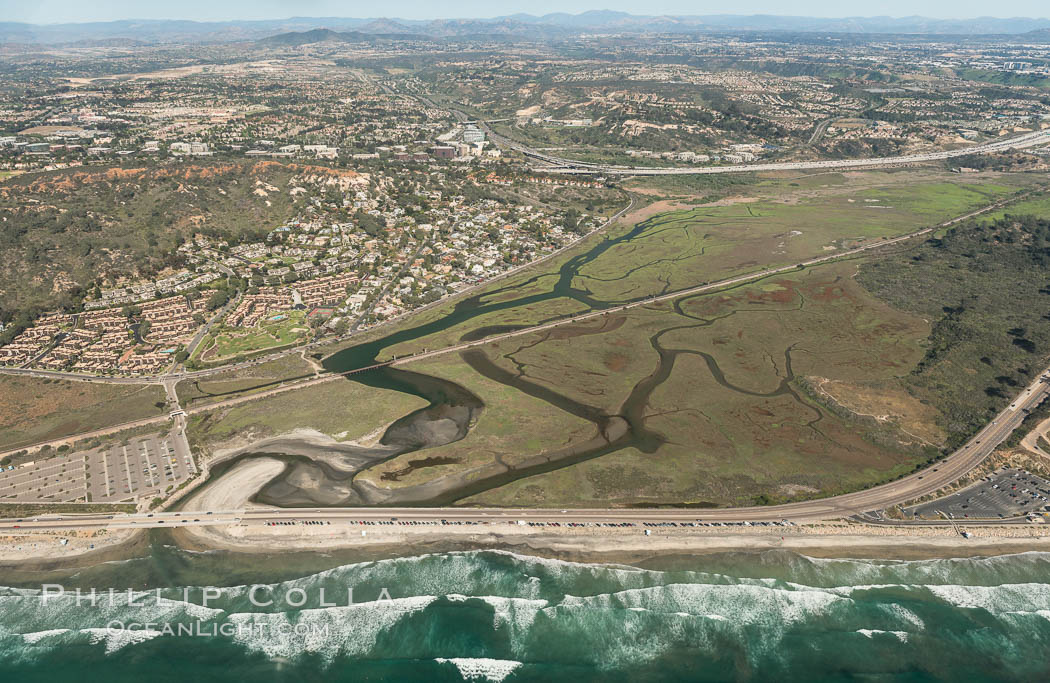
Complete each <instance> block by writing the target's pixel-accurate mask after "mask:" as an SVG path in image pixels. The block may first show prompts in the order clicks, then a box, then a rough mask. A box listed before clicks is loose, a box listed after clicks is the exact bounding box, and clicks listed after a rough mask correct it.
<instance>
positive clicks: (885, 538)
mask: <svg viewBox="0 0 1050 683" xmlns="http://www.w3.org/2000/svg"><path fill="white" fill-rule="evenodd" d="M362 531H363V532H364V534H363V535H362ZM970 531H971V533H973V534H974V535H973V537H971V538H969V539H965V538H962V537H961V536H959V535H958V534H956V533H954V532H953V531H952V530H951V529H949V528H944V527H936V528H931V527H927V528H922V529H900V528H891V527H864V526H861V525H856V524H845V523H828V524H820V525H809V526H797V527H787V528H761V529H747V530H742V529H734V530H733V531H723V530H713V529H707V530H699V531H698V530H696V529H668V528H659V529H653V530H652V535H651V536H645V535H644V533H643V532H642V530H640V529H632V530H630V531H628V532H624V531H622V530H618V529H605V528H584V529H566V528H564V527H563V528H557V529H554V528H544V529H542V530H538V529H535V528H528V527H526V528H518V527H515V526H513V525H509V524H508V525H506V526H501V527H499V528H495V529H494V528H492V527H458V526H448V527H443V528H441V529H440V530H439V531H438V530H435V529H434V528H433V527H374V526H369V527H362V526H358V525H317V526H298V525H296V526H281V527H268V526H263V525H253V526H247V525H243V524H237V525H229V526H223V527H184V528H175V529H171V530H170V531H169V533H170V534H171V538H172V540H173V541H174V544H175V545H176V546H177V547H178V548H179V549H180V550H184V551H188V552H207V553H212V552H220V553H229V554H230V555H231V556H236V557H239V558H242V559H246V560H250V559H251V558H253V557H262V556H268V557H274V556H293V555H316V556H318V557H331V556H332V555H335V554H342V553H348V554H350V553H353V554H358V553H359V554H360V555H361V556H362V557H365V558H369V559H384V558H393V557H411V556H417V555H423V554H431V553H441V552H454V551H473V550H504V551H508V552H513V553H517V554H521V555H532V556H537V557H545V558H550V559H559V560H565V561H570V562H584V563H611V564H625V565H632V566H642V565H643V564H645V563H647V562H653V561H658V560H660V559H661V558H672V557H676V558H691V557H695V558H700V557H703V556H706V555H715V554H722V553H754V554H761V553H764V552H768V551H775V550H782V551H788V552H791V553H797V554H799V555H803V556H807V557H812V558H823V559H832V558H840V559H857V560H873V561H907V560H931V559H958V558H970V557H991V556H998V555H1014V554H1020V553H1025V552H1050V530H1043V529H1040V528H1038V527H1027V526H1018V527H1016V528H1011V529H1009V530H1008V531H1010V532H1011V533H1008V534H1003V533H1002V531H1003V529H992V528H988V527H975V528H972V529H970ZM982 532H983V533H982ZM60 538H67V539H69V543H68V544H67V545H65V546H62V545H59V539H60ZM92 544H94V546H95V547H94V548H90V547H89V546H90V545H92ZM150 547H151V540H150V534H148V533H146V532H145V531H144V530H140V529H119V530H113V531H109V532H107V533H105V534H103V535H85V536H82V537H78V536H76V535H75V534H60V533H27V534H24V535H7V536H2V537H0V569H4V570H5V571H11V572H15V573H23V572H24V573H32V572H40V573H49V572H61V571H65V570H74V569H81V568H85V567H89V566H94V565H99V564H103V563H107V562H113V561H122V560H127V559H133V558H137V557H147V556H148V555H149V550H150Z"/></svg>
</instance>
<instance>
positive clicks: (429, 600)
mask: <svg viewBox="0 0 1050 683" xmlns="http://www.w3.org/2000/svg"><path fill="white" fill-rule="evenodd" d="M238 562H240V563H241V564H240V565H238ZM311 562H313V563H315V564H317V565H318V566H324V565H332V564H333V563H334V566H327V567H326V568H325V569H323V570H317V571H309V570H308V569H307V568H306V567H304V566H289V560H288V559H287V558H286V559H283V560H282V559H270V560H251V561H249V562H247V563H245V561H244V560H243V559H240V560H238V559H236V558H234V557H231V556H226V555H222V554H193V553H187V552H186V551H181V550H176V549H171V548H166V549H163V550H162V551H157V552H155V553H154V555H153V556H151V557H147V558H142V559H136V560H128V561H123V562H116V563H108V564H106V565H102V566H98V567H94V568H91V569H89V570H85V571H79V572H77V573H76V574H74V575H72V576H69V577H66V578H65V579H63V580H62V581H57V580H56V582H58V583H61V584H62V585H63V586H64V588H65V590H66V593H65V594H64V595H61V596H59V595H57V592H58V590H59V589H58V588H56V587H49V588H46V589H45V588H43V587H42V586H40V585H35V586H34V585H33V584H32V582H31V581H27V580H22V581H21V582H20V585H17V586H16V585H10V586H6V587H2V588H0V681H19V682H21V681H107V682H109V683H117V682H120V681H151V682H156V681H191V682H193V683H196V682H198V681H464V680H468V681H507V682H510V681H560V680H569V681H574V682H579V681H722V680H730V681H733V680H741V681H749V680H754V681H823V680H831V681H837V680H842V681H846V680H864V681H935V680H938V681H939V680H958V681H999V680H1008V681H1042V680H1050V554H1045V553H1025V554H1020V555H1012V556H1004V557H995V558H987V559H954V560H923V561H907V562H905V561H885V560H823V559H812V558H808V557H804V556H801V555H797V554H793V553H789V552H783V551H774V552H766V553H756V554H748V553H733V554H721V555H711V556H698V557H674V558H665V559H663V560H659V561H652V562H650V563H648V564H647V566H646V567H634V566H626V565H615V564H586V563H573V562H566V561H560V560H553V559H543V558H537V557H531V556H526V555H520V554H515V553H511V552H506V551H499V550H477V551H463V552H442V553H433V554H427V555H421V556H415V557H402V558H395V559H382V560H374V561H365V562H349V563H344V562H340V561H339V560H338V558H332V557H328V558H321V557H319V558H315V559H314V560H311ZM307 564H309V563H307ZM223 576H226V577H227V578H226V580H223V578H222V577H223ZM267 576H271V577H274V578H273V579H272V580H269V581H267V580H266V577H267ZM231 577H232V578H233V579H234V580H233V581H231V580H230V578H231ZM187 579H194V580H196V582H195V583H193V582H188V581H187ZM242 579H244V581H243V582H241V580H242ZM49 580H51V579H49ZM2 582H3V581H2V579H0V583H2ZM8 583H12V582H8ZM254 584H262V585H260V586H257V587H256V588H254V592H253V589H252V585H254ZM129 586H130V587H131V588H132V589H133V592H132V593H131V595H130V596H129V594H128V593H127V589H128V588H129ZM212 586H214V588H212ZM77 587H79V588H81V591H82V592H81V595H80V603H79V604H78V602H77V596H76V595H75V594H74V593H73V592H72V591H73V590H74V588H77ZM88 587H95V588H96V589H103V590H101V591H98V590H97V591H96V604H95V605H91V604H89V602H88V599H89V595H90V594H89V593H88V591H87V589H88ZM106 588H115V589H116V591H115V592H114V593H113V595H112V596H110V595H109V593H107V592H105V590H104V589H106ZM206 589H207V590H206ZM322 589H324V592H323V594H322V592H321V591H322ZM351 589H352V593H353V595H352V598H351V596H350V595H349V591H350V590H351ZM45 593H47V598H46V599H45V596H44V594H45ZM253 598H254V600H253ZM269 601H272V602H273V604H262V603H267V602H269ZM256 603H260V604H256ZM133 624H135V625H140V627H138V628H129V625H133ZM121 626H123V627H124V628H121ZM180 627H181V628H182V629H183V630H182V632H181V634H180V633H179V628H180ZM223 629H225V630H226V634H225V635H224V634H223Z"/></svg>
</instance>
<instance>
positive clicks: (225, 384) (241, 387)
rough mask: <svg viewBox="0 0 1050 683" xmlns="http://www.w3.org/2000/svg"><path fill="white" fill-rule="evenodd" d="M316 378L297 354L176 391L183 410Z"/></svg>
mask: <svg viewBox="0 0 1050 683" xmlns="http://www.w3.org/2000/svg"><path fill="white" fill-rule="evenodd" d="M312 375H313V368H312V367H311V366H310V365H309V364H308V363H307V362H306V361H304V360H303V359H302V358H301V357H300V356H299V355H297V354H290V355H287V356H282V357H281V358H278V359H275V360H271V361H267V362H265V363H260V364H259V365H253V366H251V367H250V368H244V369H240V370H228V371H226V372H219V373H216V374H214V375H208V376H207V377H204V378H201V379H195V380H183V381H181V382H179V383H178V385H176V387H175V390H176V392H177V393H178V396H179V402H180V403H181V404H182V406H183V407H184V408H188V407H190V406H193V405H197V404H200V403H207V402H211V401H220V400H225V399H228V398H235V397H237V396H241V395H244V394H248V393H251V392H254V391H262V390H264V389H267V388H270V387H273V386H275V385H276V384H278V383H280V382H283V381H287V380H293V379H302V378H304V377H310V376H312Z"/></svg>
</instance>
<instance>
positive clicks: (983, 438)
mask: <svg viewBox="0 0 1050 683" xmlns="http://www.w3.org/2000/svg"><path fill="white" fill-rule="evenodd" d="M1048 394H1050V368H1047V369H1046V370H1045V371H1044V372H1042V373H1040V375H1039V377H1037V378H1036V379H1035V380H1034V381H1033V382H1032V383H1031V384H1029V385H1028V386H1027V387H1025V388H1024V389H1023V390H1022V391H1021V392H1020V394H1018V395H1017V397H1016V398H1015V399H1014V400H1013V401H1012V402H1011V403H1010V405H1009V406H1007V407H1006V408H1005V409H1003V411H1002V412H1001V413H999V415H997V416H996V418H995V419H993V420H992V422H991V423H989V424H988V425H987V426H985V428H984V429H982V430H981V431H980V432H979V433H978V434H977V435H976V436H974V437H973V438H972V439H971V440H970V441H968V442H967V443H966V444H965V445H964V446H963V447H962V448H960V449H959V450H957V451H956V452H955V453H953V454H952V455H950V456H948V457H947V458H945V459H943V460H941V461H940V462H938V463H936V464H934V465H932V466H931V467H928V468H926V469H923V470H921V471H919V472H916V473H914V474H911V475H909V476H906V477H903V478H901V479H898V480H897V481H893V482H890V483H888V484H883V485H881V486H876V487H873V488H870V489H865V490H862V491H856V492H853V493H847V494H843V495H840V496H833V497H831V498H823V499H817V500H811V501H801V502H798V503H788V504H785V505H769V506H761V507H741V508H651V509H637V508H632V509H598V508H585V509H565V510H560V509H504V508H489V509H483V508H422V507H408V508H404V507H402V508H374V507H373V508H263V509H261V508H256V509H243V510H213V511H210V512H199V511H184V512H157V513H136V514H115V515H101V514H85V515H74V514H66V515H39V516H36V517H30V518H25V519H19V520H14V519H7V520H0V531H4V532H13V531H16V530H18V531H32V530H46V529H51V530H77V529H100V528H111V529H128V528H136V529H146V528H171V527H180V526H213V525H227V524H252V525H256V524H262V525H265V524H267V523H269V522H272V521H299V520H320V521H328V522H331V523H333V524H337V523H338V524H346V523H355V524H356V523H358V522H361V521H382V522H386V521H391V520H392V519H396V520H397V521H399V522H402V521H406V522H439V523H440V522H441V520H445V521H446V522H454V523H463V522H470V523H474V522H490V523H491V522H517V521H519V520H520V521H524V522H551V521H554V522H559V523H562V522H577V523H597V524H622V523H624V522H630V523H636V524H637V523H643V522H695V521H696V520H698V519H701V520H703V521H705V522H775V521H781V520H788V521H791V522H796V523H805V522H817V521H826V520H832V519H843V518H847V517H853V516H855V515H858V514H862V513H864V512H869V511H874V510H882V509H885V508H888V507H890V506H892V505H896V504H899V503H904V502H907V501H909V500H913V499H915V498H919V497H921V496H925V495H928V494H931V493H934V492H935V491H937V490H939V489H941V488H942V487H944V486H947V485H948V484H951V483H952V482H954V481H956V480H957V479H959V478H960V477H962V476H963V475H965V474H966V473H967V472H969V471H970V470H972V469H973V468H974V467H976V466H977V465H978V464H980V463H981V461H982V460H984V459H985V458H986V457H988V455H989V454H990V453H991V452H992V451H994V450H995V448H996V446H998V445H999V444H1000V443H1001V442H1002V441H1003V440H1004V439H1005V438H1006V437H1007V436H1009V435H1010V433H1011V432H1013V430H1014V429H1015V428H1017V427H1018V426H1020V424H1021V421H1022V420H1023V419H1024V416H1025V414H1026V411H1028V410H1031V409H1032V408H1034V407H1035V406H1037V405H1039V403H1041V402H1042V401H1043V400H1044V399H1045V398H1046V397H1047V395H1048ZM969 523H970V522H969V521H967V524H969ZM997 523H1004V524H1016V523H1017V522H1016V520H1002V521H1001V522H997Z"/></svg>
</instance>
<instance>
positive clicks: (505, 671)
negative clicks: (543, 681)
mask: <svg viewBox="0 0 1050 683" xmlns="http://www.w3.org/2000/svg"><path fill="white" fill-rule="evenodd" d="M435 661H437V662H441V663H442V664H444V663H449V664H452V665H454V666H455V667H456V669H457V670H458V671H459V675H460V676H462V677H463V680H464V681H491V683H500V681H502V680H503V679H504V678H506V677H507V676H509V675H511V674H512V673H514V672H515V671H516V670H517V669H518V668H519V667H520V666H521V662H516V661H513V660H510V659H487V658H484V657H478V658H461V657H453V658H449V659H445V658H442V657H439V658H437V659H436V660H435Z"/></svg>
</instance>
